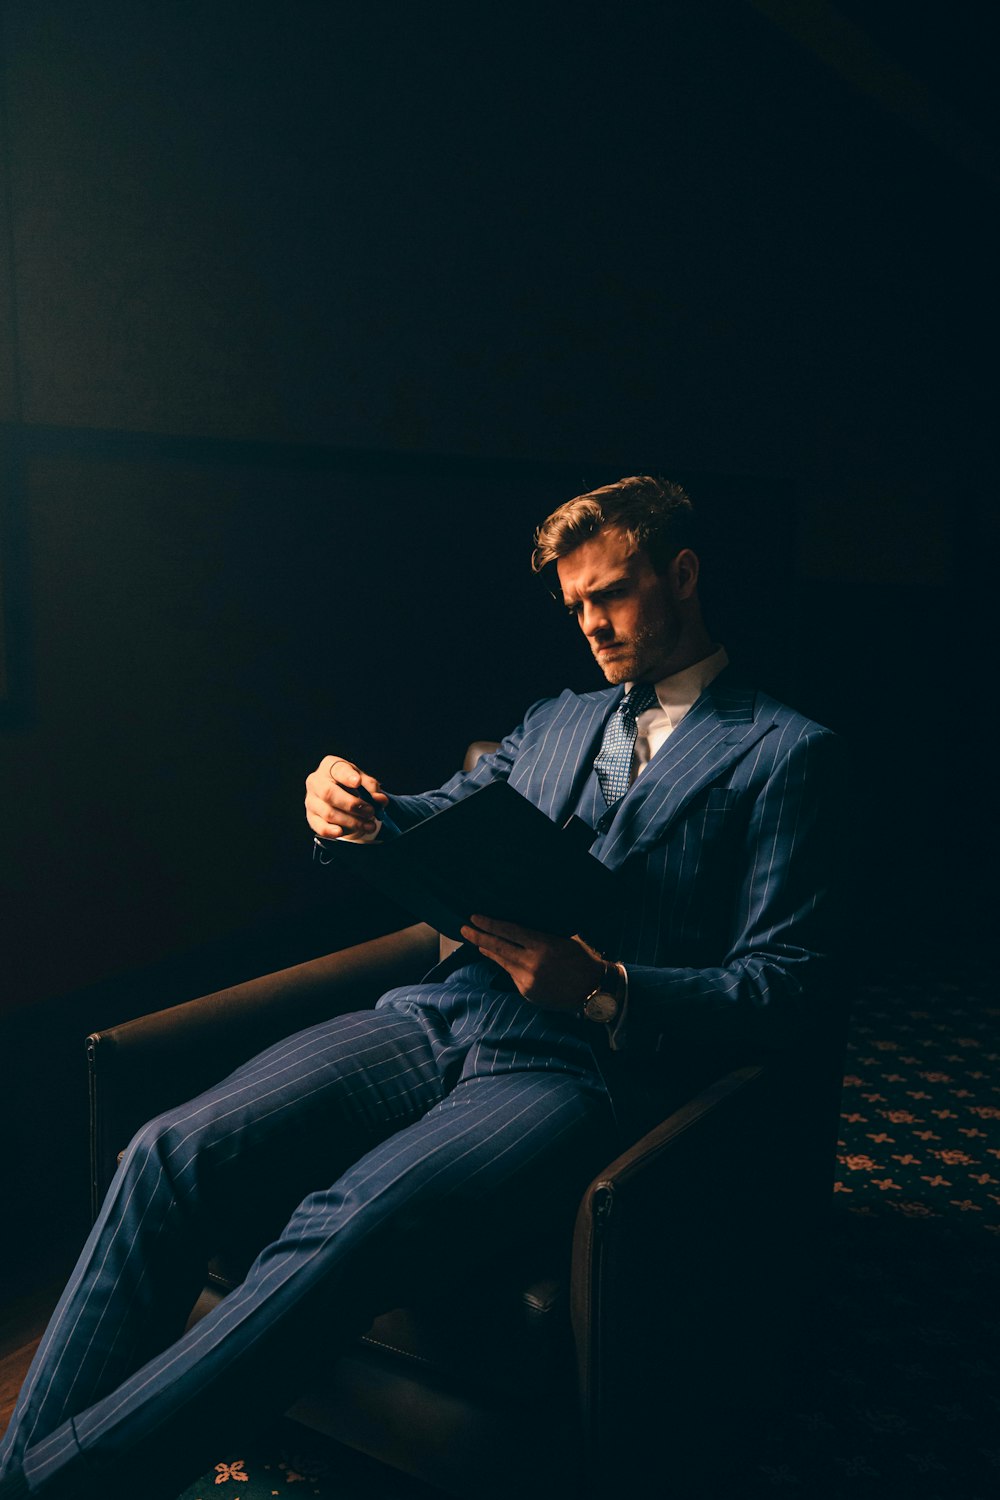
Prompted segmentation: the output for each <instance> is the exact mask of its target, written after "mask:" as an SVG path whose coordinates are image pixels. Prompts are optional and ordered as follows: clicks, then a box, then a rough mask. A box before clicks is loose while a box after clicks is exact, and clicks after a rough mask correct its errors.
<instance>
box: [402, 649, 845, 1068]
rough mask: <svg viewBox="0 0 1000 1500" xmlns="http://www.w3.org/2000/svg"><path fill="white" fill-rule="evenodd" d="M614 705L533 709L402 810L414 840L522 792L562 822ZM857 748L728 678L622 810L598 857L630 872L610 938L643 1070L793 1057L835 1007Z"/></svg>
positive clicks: (628, 1032) (567, 702)
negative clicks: (464, 768) (497, 790)
mask: <svg viewBox="0 0 1000 1500" xmlns="http://www.w3.org/2000/svg"><path fill="white" fill-rule="evenodd" d="M622 695H623V689H622V688H620V687H618V688H608V689H604V690H601V691H598V692H593V693H585V694H582V695H581V694H576V693H572V692H569V691H567V692H564V693H562V694H561V696H560V697H558V698H552V699H546V700H543V701H542V702H539V703H536V704H534V705H533V706H532V707H531V708H530V709H529V710H528V712H527V714H526V715H525V718H524V721H523V723H522V724H521V725H520V726H519V727H518V728H517V729H516V730H515V731H514V732H513V734H511V735H508V736H507V738H506V739H505V740H504V741H503V743H502V744H501V745H500V747H499V749H498V750H497V751H496V752H495V753H494V754H492V755H490V756H487V757H484V758H483V759H482V760H481V761H480V762H479V764H478V765H477V766H476V768H475V770H473V771H471V772H467V773H460V774H458V775H456V776H454V777H452V779H451V780H450V781H448V782H447V783H446V784H445V785H444V786H443V787H441V788H440V789H439V790H438V791H435V792H428V793H425V794H423V795H421V796H415V797H394V798H392V800H391V804H390V809H389V811H390V815H391V816H392V817H393V818H394V819H395V821H396V822H397V823H398V824H399V826H400V827H407V826H410V825H411V824H412V823H414V822H416V821H419V820H420V819H421V818H423V817H426V816H428V815H429V814H431V813H432V812H435V811H437V810H438V809H439V808H441V807H443V806H445V805H446V804H447V803H449V802H452V801H455V800H457V799H459V798H461V797H463V796H467V795H469V793H470V792H472V791H474V790H475V789H476V788H478V787H480V786H483V785H485V784H486V783H487V782H488V781H490V780H492V779H494V778H496V777H506V778H508V779H509V781H510V784H511V786H512V787H514V788H515V789H516V790H517V791H519V792H520V793H521V794H522V795H523V796H525V797H526V798H528V800H529V801H531V802H533V803H534V804H535V805H536V806H537V807H539V808H541V810H542V811H543V812H544V813H546V814H547V815H548V816H549V817H550V818H552V819H553V820H554V821H555V822H556V823H562V822H564V821H565V820H566V818H567V817H568V816H569V815H570V814H571V813H572V812H573V811H574V810H576V808H577V807H578V805H579V803H580V798H581V792H582V791H584V789H585V787H586V784H587V781H588V778H589V777H591V775H592V763H593V759H594V757H595V755H596V754H597V751H598V749H599V748H600V744H601V739H602V735H603V731H604V725H605V723H606V721H607V719H608V717H609V716H610V714H611V713H612V712H613V710H614V709H615V707H616V706H617V704H618V703H619V702H620V700H621V697H622ZM840 760H841V755H840V744H839V741H838V740H837V738H836V737H835V736H834V735H833V734H832V733H831V732H830V731H829V730H827V729H824V728H823V727H822V726H821V725H819V724H816V723H813V722H811V721H810V720H808V719H806V718H804V717H803V716H802V715H801V714H798V713H796V712H794V711H793V710H791V709H789V708H786V707H785V706H783V705H782V704H780V703H778V702H776V701H775V700H774V699H773V698H770V697H768V696H766V695H765V694H763V693H760V692H757V691H755V690H754V689H753V688H751V687H748V686H746V685H744V684H742V683H740V682H739V681H737V680H735V679H734V675H733V672H732V668H727V669H726V670H725V671H724V672H722V673H721V674H720V675H719V676H718V677H717V678H716V679H715V680H714V681H713V682H712V683H711V684H710V685H709V686H708V688H706V690H705V691H704V692H703V693H702V695H701V697H700V698H699V699H698V701H697V702H696V703H695V705H694V706H693V708H692V709H691V710H690V711H689V713H688V714H687V715H686V716H685V717H684V719H683V720H682V721H681V723H680V725H679V726H678V727H677V729H676V730H675V731H674V732H673V734H671V735H670V737H669V738H668V739H667V741H666V742H665V744H664V745H663V746H662V747H661V748H660V750H659V751H658V752H657V753H656V755H655V756H654V757H653V759H652V760H651V761H650V763H649V765H648V766H647V767H646V769H645V771H644V772H643V774H642V775H641V776H640V777H638V778H637V779H636V781H635V782H634V783H633V785H632V787H631V788H630V790H629V792H628V793H627V795H626V796H625V797H624V798H623V799H622V801H621V802H620V803H619V804H618V808H617V811H616V813H615V816H614V819H613V821H612V822H611V825H610V827H609V828H608V830H607V832H606V833H604V834H602V835H600V836H599V837H598V838H597V839H596V841H595V842H594V844H593V845H592V852H593V853H594V854H595V855H596V856H597V858H598V859H600V860H602V861H603V862H604V864H606V865H608V866H610V867H611V868H612V869H614V870H615V871H617V872H618V879H619V881H621V882H622V884H623V901H622V910H621V913H620V915H618V916H616V917H615V919H614V922H613V925H612V926H611V927H610V928H609V929H608V930H606V931H604V932H602V933H600V934H585V936H587V935H589V936H592V937H594V938H595V940H597V942H598V946H599V947H601V948H602V950H603V951H604V952H605V954H606V955H607V956H608V957H611V958H615V959H618V960H620V961H621V962H623V963H624V964H625V965H626V968H627V970H628V975H629V1003H628V1019H627V1025H626V1027H625V1029H624V1032H623V1036H622V1043H623V1046H624V1050H625V1051H626V1052H628V1053H630V1054H633V1055H634V1054H637V1053H647V1052H654V1051H661V1052H662V1051H666V1050H669V1049H671V1048H672V1044H673V1043H674V1042H675V1041H677V1040H678V1039H683V1040H684V1042H685V1044H686V1047H687V1048H690V1047H691V1046H692V1045H694V1046H695V1047H697V1046H698V1044H700V1043H705V1044H707V1045H709V1046H711V1048H712V1050H713V1051H714V1052H716V1053H717V1052H718V1049H719V1047H720V1045H721V1046H722V1047H723V1048H724V1047H725V1045H726V1043H727V1042H728V1043H731V1044H733V1050H734V1053H743V1054H744V1055H745V1054H746V1051H747V1044H749V1046H750V1049H751V1050H758V1049H759V1047H761V1046H762V1047H764V1048H767V1049H770V1047H771V1046H773V1045H780V1044H781V1043H783V1042H785V1041H787V1040H788V1039H789V1038H790V1037H791V1036H793V1035H794V1034H796V1033H797V1032H798V1031H799V1028H800V1026H801V1024H802V1023H803V1022H808V1021H809V1020H811V1019H816V1018H817V1017H818V1016H819V1015H820V1014H821V1012H822V1011H823V1009H824V1007H825V1006H826V1005H827V1004H828V1003H829V1001H830V999H831V992H832V988H833V986H832V978H833V968H832V953H833V949H834V945H835V938H836V926H837V922H836V916H835V912H834V905H833V900H832V895H833V889H832V888H833V886H834V883H835V873H836V871H835V866H836V864H837V859H836V856H835V850H836V840H837V833H838V829H839V826H840V823H841V818H840V809H839V803H840V798H839V795H838V794H839V783H840Z"/></svg>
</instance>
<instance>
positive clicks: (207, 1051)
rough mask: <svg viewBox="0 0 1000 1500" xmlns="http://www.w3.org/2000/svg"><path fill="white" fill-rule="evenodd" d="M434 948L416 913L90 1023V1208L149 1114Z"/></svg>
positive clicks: (345, 1005)
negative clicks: (206, 989)
mask: <svg viewBox="0 0 1000 1500" xmlns="http://www.w3.org/2000/svg"><path fill="white" fill-rule="evenodd" d="M437 957H438V935H437V933H436V932H435V931H434V929H433V928H431V927H427V926H425V925H424V924H422V923H421V924H420V925H418V926H415V927H408V928H405V929H404V930H403V931H402V932H393V933H389V934H388V935H387V936H385V937H379V938H375V939H373V940H372V941H370V942H367V943H359V944H357V945H356V946H355V947H353V948H345V949H343V950H342V951H341V952H339V953H331V954H327V955H326V956H325V957H324V958H317V959H313V960H312V961H311V962H309V963H304V964H296V965H295V966H294V967H293V968H289V969H281V970H279V971H278V972H277V973H274V974H266V975H264V976H263V977H262V978H259V979H251V980H248V981H247V982H246V983H244V984H238V985H234V986H232V988H230V989H225V990H220V991H219V992H218V993H216V994H213V995H203V996H201V998H200V999H197V1000H189V1001H187V1002H186V1003H185V1004H182V1005H174V1006H171V1007H169V1009H167V1010H161V1011H157V1012H155V1013H154V1014H153V1015H149V1016H142V1017H140V1018H139V1019H137V1020H134V1021H128V1022H126V1023H125V1024H124V1025H121V1026H113V1027H110V1028H109V1029H108V1030H105V1031H97V1032H94V1033H93V1034H92V1035H91V1036H89V1037H88V1038H87V1058H88V1066H89V1074H90V1158H91V1195H92V1206H93V1209H94V1212H95V1213H96V1211H97V1208H98V1207H99V1205H100V1202H101V1200H102V1198H103V1196H104V1193H105V1191H106V1190H107V1186H108V1183H109V1182H110V1181H111V1177H112V1175H113V1173H114V1170H115V1165H116V1163H117V1158H118V1154H119V1152H121V1151H122V1150H124V1148H125V1147H126V1146H127V1145H128V1143H129V1141H130V1140H131V1138H132V1136H133V1135H134V1134H135V1132H136V1130H138V1128H139V1127H140V1126H141V1125H143V1124H144V1123H145V1122H146V1121H147V1120H150V1119H152V1118H153V1117H154V1116H155V1115H158V1114H160V1113H162V1111H163V1110H165V1109H170V1108H172V1107H173V1106H174V1105H176V1104H180V1103H182V1102H183V1101H184V1100H185V1099H190V1098H193V1097H194V1095H196V1094H198V1093H200V1092H201V1091H202V1090H203V1089H205V1088H208V1087H209V1086H210V1085H211V1084H213V1083H215V1082H217V1081H218V1080H219V1079H220V1078H224V1077H225V1076H226V1074H227V1073H230V1072H232V1070H233V1069H234V1068H237V1067H239V1066H240V1064H241V1063H244V1062H246V1061H247V1060H248V1059H249V1058H251V1057H253V1056H254V1055H255V1054H256V1053H258V1052H260V1051H262V1050H263V1049H264V1048H265V1047H269V1046H270V1045H271V1044H272V1043H274V1042H277V1041H280V1040H281V1038H282V1037H285V1036H290V1035H291V1034H292V1033H293V1032H295V1031H300V1030H302V1029H303V1028H304V1027H306V1026H311V1025H314V1024H316V1023H317V1022H319V1021H322V1020H324V1019H326V1018H327V1017H328V1016H333V1015H340V1014H343V1013H344V1012H346V1011H351V1010H363V1009H365V1008H367V1007H369V1006H371V1005H373V1004H374V1002H375V1001H376V1000H377V999H378V998H379V996H380V995H382V994H384V993H385V992H386V990H389V989H392V988H393V986H395V985H397V984H404V983H406V982H408V981H412V980H414V979H417V978H419V977H420V976H421V975H422V974H424V973H426V972H427V970H428V969H430V968H431V967H432V966H433V965H434V964H435V963H436V962H437Z"/></svg>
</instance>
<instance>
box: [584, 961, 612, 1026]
mask: <svg viewBox="0 0 1000 1500" xmlns="http://www.w3.org/2000/svg"><path fill="white" fill-rule="evenodd" d="M620 984H621V970H620V969H619V968H618V965H617V964H611V963H608V964H605V966H604V978H603V979H602V980H601V982H600V984H598V985H596V986H595V988H594V989H592V990H591V992H590V994H589V995H588V996H587V997H586V999H585V1000H584V1002H583V1004H582V1005H581V1006H580V1014H581V1016H583V1017H584V1018H585V1019H586V1020H588V1021H600V1022H601V1023H602V1024H603V1025H605V1026H610V1025H611V1023H612V1021H616V1020H617V1019H618V1012H619V1010H620V1009H621V1002H620V1001H619V999H618V991H619V989H620Z"/></svg>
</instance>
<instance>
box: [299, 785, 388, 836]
mask: <svg viewBox="0 0 1000 1500" xmlns="http://www.w3.org/2000/svg"><path fill="white" fill-rule="evenodd" d="M336 800H337V802H338V803H342V804H343V805H338V806H335V805H334V799H333V797H332V796H331V795H330V794H329V793H328V792H324V794H323V795H322V796H317V795H316V794H315V793H314V792H309V793H308V794H307V796H306V799H305V809H306V821H307V823H308V824H309V827H310V828H311V829H312V831H313V833H317V834H319V836H320V838H334V839H336V838H341V837H342V836H343V835H344V834H345V833H370V832H371V830H372V829H373V828H374V827H375V822H376V815H375V811H374V809H373V808H371V807H370V806H369V805H368V803H367V802H358V801H357V799H356V798H351V797H350V795H349V794H348V793H343V792H341V793H340V794H339V796H338V797H337V799H336Z"/></svg>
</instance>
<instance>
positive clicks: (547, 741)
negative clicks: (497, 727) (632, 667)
mask: <svg viewBox="0 0 1000 1500" xmlns="http://www.w3.org/2000/svg"><path fill="white" fill-rule="evenodd" d="M621 697H622V689H621V688H606V689H604V690H603V691H600V692H596V693H585V694H582V695H580V696H577V695H576V694H575V693H565V694H564V695H563V697H562V698H561V699H560V701H559V703H558V704H557V706H556V710H555V712H554V714H553V716H552V718H551V720H550V721H549V723H548V724H547V725H546V728H545V734H544V738H543V740H542V742H541V744H540V745H539V747H538V750H537V752H536V754H534V755H533V756H531V757H525V763H522V764H520V765H518V766H517V767H516V768H515V770H514V771H513V773H512V774H511V778H510V784H511V786H512V787H514V788H515V790H516V791H519V792H520V793H521V795H522V796H524V797H527V798H528V800H529V802H533V803H534V804H535V806H536V807H539V808H541V810H542V812H543V813H545V815H546V817H549V818H551V819H552V821H553V822H554V823H558V824H560V825H561V824H562V823H564V822H565V821H566V819H567V817H568V816H569V815H570V813H571V812H572V811H573V810H574V808H575V807H576V803H577V799H578V798H579V795H580V790H581V788H582V785H583V782H584V780H585V779H586V777H587V776H588V775H589V774H590V768H591V766H592V764H593V761H594V757H595V755H596V754H597V751H598V748H599V746H600V742H601V738H602V737H603V734H604V725H605V723H606V721H607V719H608V717H609V715H610V714H611V712H612V710H613V709H614V708H615V706H616V705H617V704H618V702H619V701H620V700H621Z"/></svg>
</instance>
